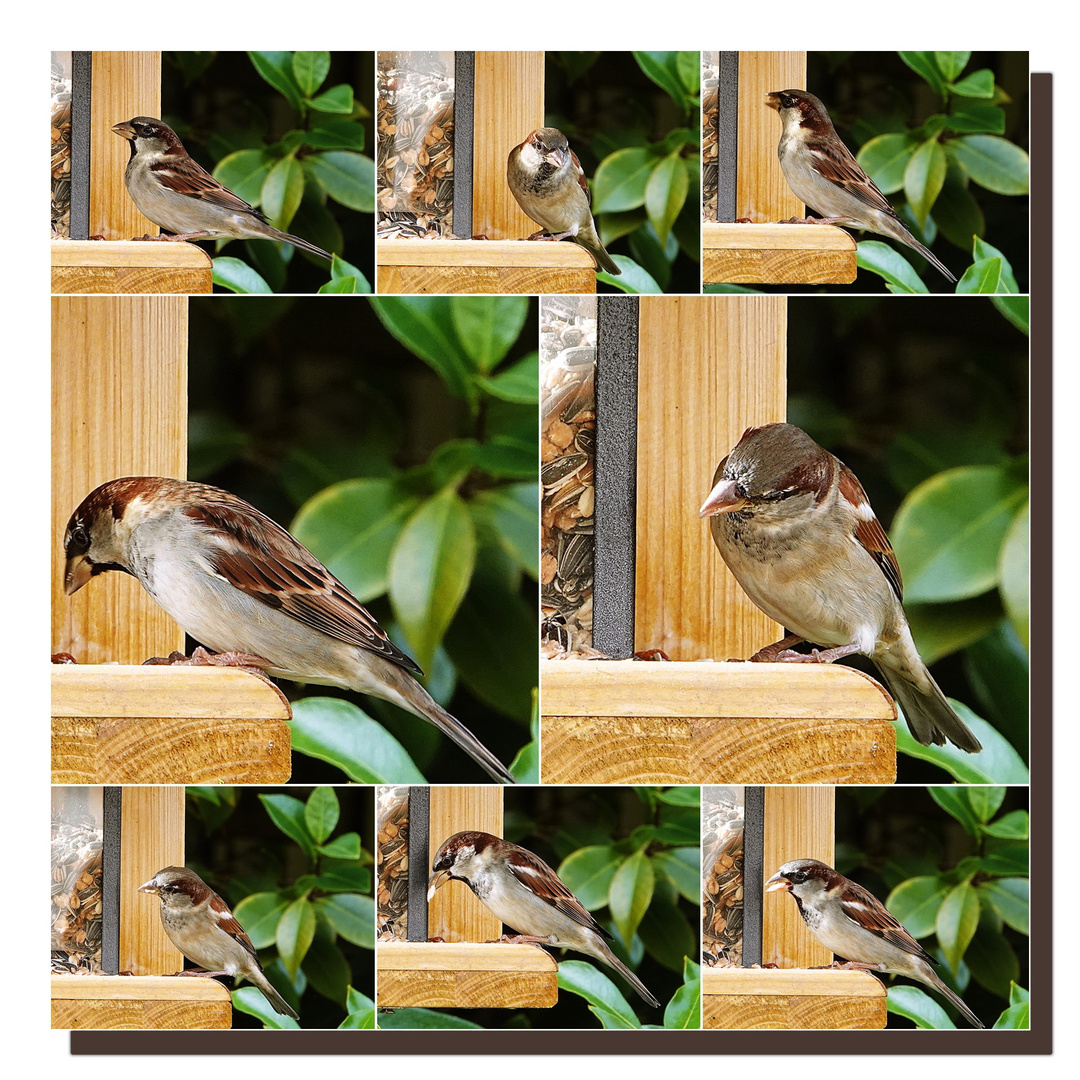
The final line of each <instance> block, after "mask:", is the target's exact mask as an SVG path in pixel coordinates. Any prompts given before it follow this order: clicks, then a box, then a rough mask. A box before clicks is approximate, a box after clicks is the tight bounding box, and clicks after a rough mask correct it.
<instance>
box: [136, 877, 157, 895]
mask: <svg viewBox="0 0 1080 1080" xmlns="http://www.w3.org/2000/svg"><path fill="white" fill-rule="evenodd" d="M157 891H158V887H157V886H156V885H155V884H154V879H153V878H151V879H150V880H149V881H148V882H147V883H146V884H145V885H140V886H139V892H148V893H156V892H157Z"/></svg>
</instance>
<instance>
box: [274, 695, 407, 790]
mask: <svg viewBox="0 0 1080 1080" xmlns="http://www.w3.org/2000/svg"><path fill="white" fill-rule="evenodd" d="M290 727H291V729H292V746H293V750H294V751H295V752H299V753H301V754H307V755H308V757H313V758H318V759H319V761H327V762H329V763H330V764H331V765H336V766H337V767H338V768H339V769H341V770H342V772H344V773H345V775H346V776H348V778H349V779H350V780H353V781H355V782H356V783H358V784H424V783H427V781H426V780H425V779H424V776H423V774H422V773H421V772H420V770H419V769H418V768H417V767H416V766H415V765H414V764H413V761H412V758H410V757H409V755H408V754H407V753H406V752H405V750H404V748H403V747H402V745H401V743H399V742H398V741H397V739H395V738H394V737H393V735H391V734H390V732H388V731H387V730H386V728H384V727H383V726H382V725H381V724H378V723H376V722H375V721H374V720H372V719H371V717H370V716H368V715H367V713H365V712H363V711H362V710H361V709H358V708H357V707H356V706H355V705H353V704H352V703H351V702H349V701H344V700H342V699H341V698H323V697H309V698H303V699H301V700H300V701H294V702H293V719H292V724H291V725H290Z"/></svg>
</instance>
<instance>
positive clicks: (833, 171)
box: [807, 135, 896, 217]
mask: <svg viewBox="0 0 1080 1080" xmlns="http://www.w3.org/2000/svg"><path fill="white" fill-rule="evenodd" d="M807 147H808V148H809V150H810V153H811V154H812V155H813V157H814V164H815V165H816V166H817V170H818V172H819V173H821V175H822V176H823V177H825V179H826V180H831V181H832V182H833V183H834V184H836V185H838V186H839V187H842V188H843V189H844V190H845V191H847V192H849V193H850V194H851V195H854V196H855V198H856V199H859V200H860V201H861V202H864V203H866V205H867V206H870V207H873V208H874V209H875V210H882V211H884V212H885V213H886V214H890V215H892V216H893V217H895V216H896V211H895V210H894V209H893V207H892V203H890V202H889V200H888V199H886V198H885V196H884V195H883V194H882V193H881V191H880V189H879V188H878V186H877V184H875V183H874V181H873V180H871V179H870V177H869V176H867V175H866V173H865V172H864V171H863V167H862V166H861V165H860V164H859V163H858V162H857V161H856V160H855V155H854V154H852V152H851V151H850V150H849V149H848V148H847V147H846V146H845V145H844V144H843V142H842V141H841V140H840V138H839V137H838V136H835V135H834V136H833V138H831V139H808V140H807Z"/></svg>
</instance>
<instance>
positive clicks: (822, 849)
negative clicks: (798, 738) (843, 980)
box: [761, 787, 876, 981]
mask: <svg viewBox="0 0 1080 1080" xmlns="http://www.w3.org/2000/svg"><path fill="white" fill-rule="evenodd" d="M835 823H836V792H835V790H834V789H833V788H831V787H789V788H783V787H770V788H767V789H766V791H765V835H764V851H763V866H764V875H765V880H766V881H768V879H769V878H771V877H772V876H773V874H775V873H776V871H777V870H779V869H780V867H781V866H783V865H784V863H786V862H789V861H790V860H791V859H820V860H821V861H822V862H823V863H828V865H829V866H832V865H833V864H834V862H835V854H836V853H835V840H834V837H835V833H836V824H835ZM761 962H762V963H763V964H777V965H778V966H779V967H781V968H807V967H816V966H818V965H821V964H831V963H832V962H833V955H832V953H831V952H829V950H828V949H826V948H825V947H824V946H823V945H820V944H819V943H818V940H817V938H815V937H814V936H813V935H812V934H811V933H810V931H809V930H808V929H807V928H806V924H805V923H804V922H803V920H802V916H801V915H800V914H799V907H798V904H796V903H795V901H794V900H793V899H792V898H791V897H790V896H789V895H788V894H787V891H786V890H778V891H776V892H770V893H766V894H765V901H764V906H763V909H762V913H761ZM852 974H860V973H859V972H852ZM875 981H876V980H875Z"/></svg>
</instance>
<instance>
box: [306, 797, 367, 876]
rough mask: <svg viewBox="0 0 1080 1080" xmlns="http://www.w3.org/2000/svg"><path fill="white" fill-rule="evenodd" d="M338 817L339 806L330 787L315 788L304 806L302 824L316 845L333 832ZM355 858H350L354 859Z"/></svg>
mask: <svg viewBox="0 0 1080 1080" xmlns="http://www.w3.org/2000/svg"><path fill="white" fill-rule="evenodd" d="M340 816H341V806H340V804H339V803H338V798H337V795H336V794H335V793H334V789H333V788H332V787H317V788H315V790H314V791H312V793H311V794H310V795H309V796H308V801H307V802H306V803H305V804H304V824H305V825H306V826H307V831H308V832H309V833H310V834H311V836H312V838H313V839H314V841H315V843H317V844H321V843H322V842H323V841H324V840H325V839H326V838H327V837H328V836H329V835H330V834H331V833H332V832H333V831H334V828H335V826H336V825H337V823H338V818H339V817H340ZM353 835H355V833H354V834H353ZM357 857H358V856H357V855H353V856H352V858H354V859H355V858H357Z"/></svg>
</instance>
